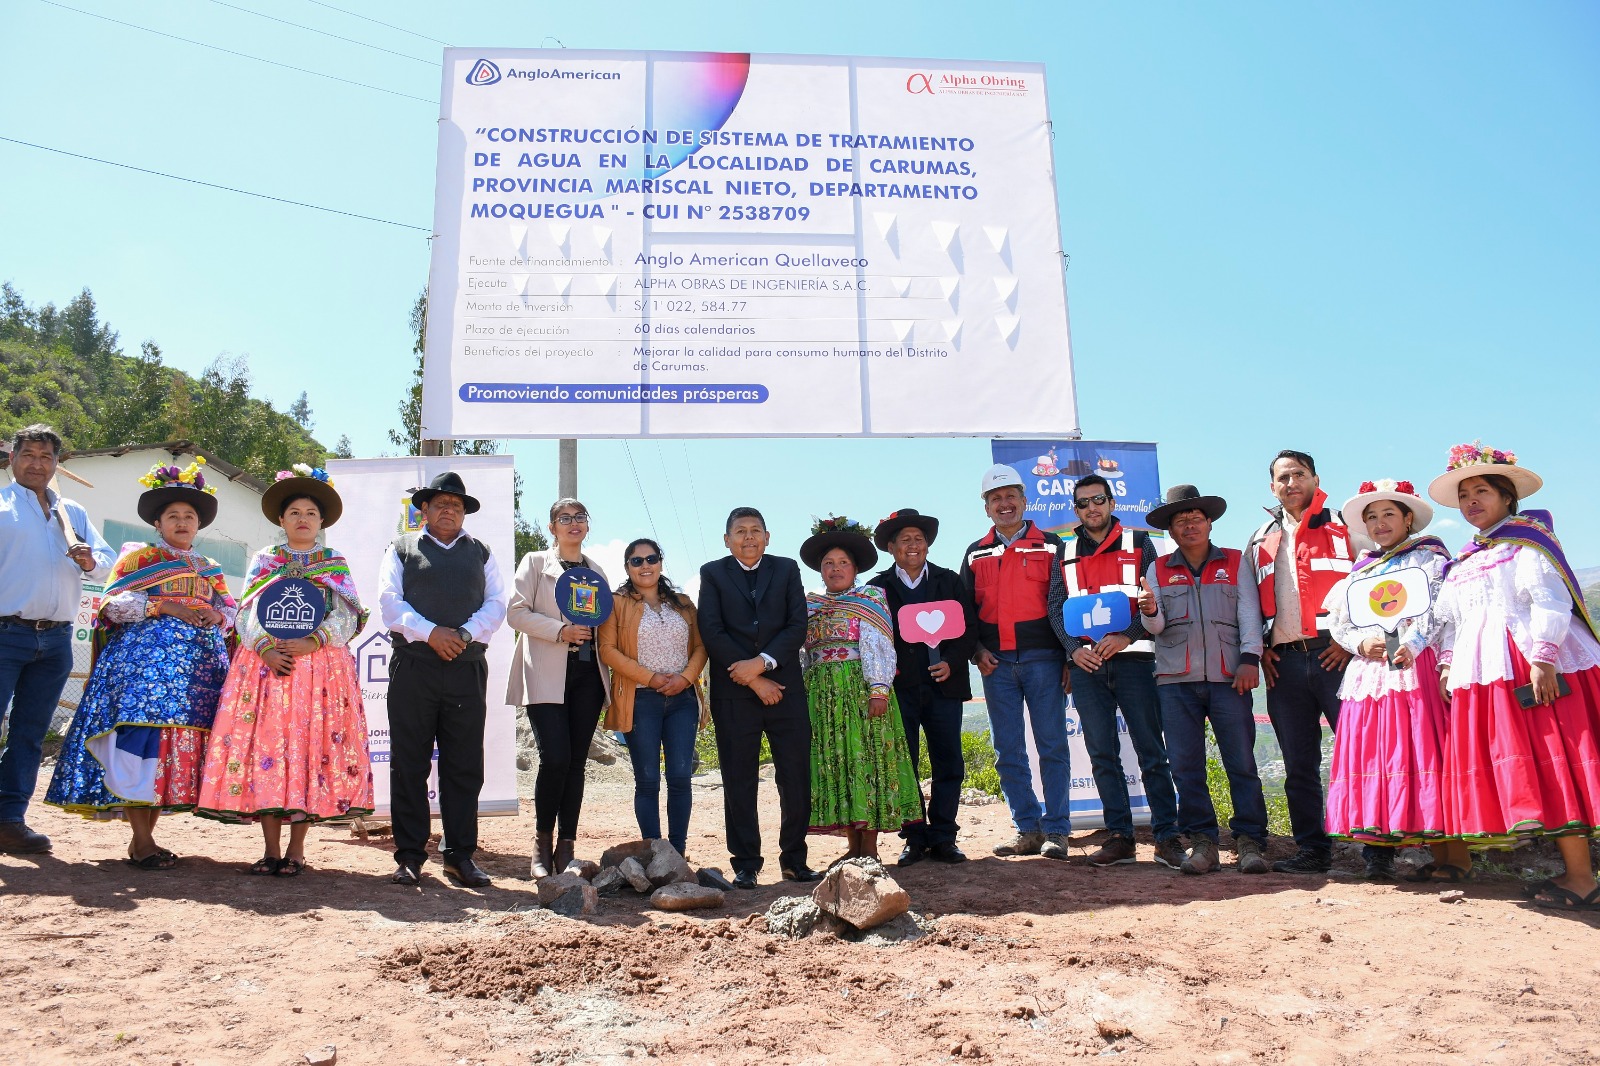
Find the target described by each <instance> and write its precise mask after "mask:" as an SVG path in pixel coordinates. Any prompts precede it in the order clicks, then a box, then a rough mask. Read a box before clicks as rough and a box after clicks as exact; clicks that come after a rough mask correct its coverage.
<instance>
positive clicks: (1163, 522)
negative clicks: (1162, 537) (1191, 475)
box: [1144, 485, 1228, 529]
mask: <svg viewBox="0 0 1600 1066" xmlns="http://www.w3.org/2000/svg"><path fill="white" fill-rule="evenodd" d="M1227 510H1228V501H1227V500H1224V499H1223V498H1222V497H1221V496H1202V495H1200V490H1199V489H1197V488H1195V487H1194V486H1193V485H1174V486H1172V487H1171V488H1170V489H1168V490H1167V502H1166V503H1163V504H1162V505H1161V506H1160V507H1157V508H1154V509H1153V510H1151V512H1150V513H1149V514H1147V515H1145V518H1144V520H1145V521H1146V522H1147V523H1149V525H1150V526H1151V528H1153V529H1167V528H1169V527H1170V526H1171V525H1172V519H1173V517H1174V516H1175V515H1178V514H1181V513H1182V512H1184V511H1199V512H1201V513H1202V514H1204V515H1205V516H1206V517H1207V518H1209V519H1211V521H1213V522H1215V521H1216V520H1217V519H1219V518H1221V517H1222V516H1223V514H1224V513H1225V512H1226V511H1227Z"/></svg>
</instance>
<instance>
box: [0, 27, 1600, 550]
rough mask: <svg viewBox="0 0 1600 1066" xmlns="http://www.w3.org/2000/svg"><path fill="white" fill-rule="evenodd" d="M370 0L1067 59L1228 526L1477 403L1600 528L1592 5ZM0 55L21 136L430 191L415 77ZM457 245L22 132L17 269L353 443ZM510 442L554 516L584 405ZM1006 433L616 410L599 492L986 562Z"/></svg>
mask: <svg viewBox="0 0 1600 1066" xmlns="http://www.w3.org/2000/svg"><path fill="white" fill-rule="evenodd" d="M72 6H74V7H78V8H82V9H83V10H86V11H93V12H97V13H99V14H102V15H107V16H110V17H113V18H117V19H121V20H124V21H126V22H132V23H137V24H139V25H142V26H146V27H150V28H152V29H155V30H159V31H161V32H163V33H168V34H175V35H178V36H182V37H188V38H192V39H194V40H198V41H204V42H206V43H208V44H213V45H217V46H219V47H222V48H228V49H232V50H235V51H238V52H245V53H250V54H252V55H256V56H261V57H265V58H269V59H272V60H275V61H277V62H280V63H288V64H292V65H295V66H300V67H306V68H309V69H313V70H317V71H321V72H324V73H328V74H333V75H335V76H337V77H341V78H346V79H350V80H353V81H359V82H365V83H369V84H370V85H373V86H379V87H382V88H385V89H389V90H392V91H393V92H394V93H402V94H409V95H411V96H416V97H422V98H424V99H425V100H432V99H435V98H436V97H437V94H438V88H439V85H438V71H437V67H436V64H437V60H438V56H439V45H438V44H435V43H432V42H429V41H426V40H423V39H421V38H419V37H417V36H411V35H408V34H406V33H402V32H398V31H396V30H391V29H386V28H384V27H382V26H378V25H375V24H373V23H372V22H368V21H363V20H361V19H359V18H355V17H352V16H350V15H348V14H345V13H342V12H340V11H337V10H334V9H332V8H329V7H325V6H321V5H318V4H316V3H313V2H311V0H276V2H274V3H272V4H271V5H268V4H267V3H266V0H238V4H237V5H236V7H243V8H250V9H253V10H255V11H258V12H269V13H271V14H273V15H275V16H277V17H278V18H282V19H287V20H290V21H293V22H299V23H304V24H306V25H309V26H315V27H317V28H319V29H322V30H326V31H328V32H331V33H336V34H340V35H343V36H346V37H351V38H354V39H356V40H358V41H361V42H364V43H365V44H368V45H374V46H378V47H381V48H385V49H390V50H392V51H394V52H400V53H404V54H406V55H408V56H411V57H415V59H420V60H423V62H417V61H415V59H407V58H402V57H400V56H395V55H391V54H386V53H384V52H379V51H376V50H374V49H372V48H366V47H360V46H358V45H356V44H352V43H346V42H341V41H337V40H332V39H330V38H328V37H325V36H319V35H315V34H312V33H308V32H305V31H303V30H299V29H295V28H292V27H289V26H285V25H280V24H277V23H274V22H270V21H268V20H266V19H263V18H260V17H257V16H255V15H252V14H249V13H246V12H244V11H240V10H236V9H235V8H230V7H229V6H227V5H224V4H222V3H218V2H216V0H170V2H160V3H158V2H154V0H125V2H118V3H112V2H111V0H73V3H72ZM337 6H338V7H341V8H345V9H348V10H349V11H354V12H357V13H360V14H364V15H366V16H368V17H370V18H374V19H381V20H383V21H384V22H388V23H392V24H394V25H395V26H399V27H405V28H406V29H409V30H412V31H415V32H417V33H420V34H424V35H426V36H428V37H433V38H437V39H438V40H440V41H448V42H450V43H452V44H457V45H494V46H503V47H542V46H548V47H557V46H558V45H565V46H567V47H574V48H620V49H643V48H660V49H704V50H727V51H754V52H801V53H807V52H810V53H831V54H852V53H855V54H869V55H873V54H883V55H896V56H907V57H933V58H944V57H949V58H972V59H994V60H1021V61H1035V62H1043V63H1044V64H1045V66H1046V70H1047V76H1048V79H1049V88H1050V107H1051V112H1052V116H1053V119H1054V122H1055V129H1056V141H1055V150H1056V171H1057V175H1058V181H1059V193H1060V203H1061V215H1062V227H1063V240H1064V246H1065V248H1066V250H1067V251H1068V253H1069V254H1070V255H1071V268H1070V270H1069V272H1068V275H1067V287H1068V297H1069V300H1070V304H1071V314H1072V327H1073V329H1072V336H1073V347H1074V351H1075V355H1076V360H1077V366H1076V377H1077V388H1078V396H1079V403H1080V414H1081V427H1082V430H1083V433H1084V435H1085V437H1088V438H1099V439H1110V440H1155V441H1159V442H1160V444H1161V468H1162V473H1163V482H1164V483H1166V484H1171V483H1176V482H1195V483H1197V484H1199V485H1200V486H1201V488H1202V490H1203V491H1207V492H1217V493H1220V494H1222V495H1224V496H1226V497H1227V498H1228V500H1229V502H1230V511H1229V513H1228V515H1227V516H1225V517H1224V518H1223V520H1222V521H1221V522H1220V523H1219V524H1218V528H1217V539H1218V541H1219V542H1221V543H1226V544H1234V545H1237V544H1240V543H1242V541H1243V540H1244V538H1245V537H1246V536H1247V534H1248V532H1249V530H1250V529H1251V528H1253V526H1254V525H1255V524H1256V522H1257V521H1258V520H1259V516H1260V515H1261V512H1260V510H1259V507H1260V506H1261V505H1264V504H1266V503H1270V502H1271V501H1270V498H1269V496H1268V494H1267V477H1266V465H1267V460H1268V459H1269V457H1270V456H1271V455H1272V454H1274V453H1275V452H1276V451H1277V450H1278V449H1279V448H1282V447H1295V448H1300V449H1303V450H1306V451H1309V452H1311V453H1312V454H1313V455H1315V456H1316V458H1317V460H1318V464H1319V469H1320V471H1321V473H1322V477H1323V484H1324V487H1325V488H1327V489H1328V491H1329V494H1330V495H1331V496H1333V497H1334V498H1335V500H1336V501H1337V500H1342V499H1343V498H1344V497H1345V496H1346V495H1348V494H1349V493H1351V492H1353V491H1354V489H1355V486H1356V484H1357V483H1358V482H1360V481H1361V480H1364V479H1367V478H1376V477H1385V476H1395V477H1403V478H1410V479H1413V480H1416V481H1418V482H1419V483H1420V482H1424V481H1426V479H1428V478H1429V477H1431V476H1432V475H1433V474H1435V473H1437V472H1438V471H1439V470H1440V469H1441V468H1442V466H1443V461H1444V455H1445V452H1446V451H1447V449H1448V447H1449V446H1450V445H1451V444H1453V443H1456V442H1458V441H1462V440H1471V439H1473V438H1475V437H1481V438H1482V439H1483V440H1484V441H1485V443H1488V444H1492V445H1495V446H1498V447H1506V448H1514V449H1515V450H1516V451H1517V452H1518V453H1519V454H1520V455H1521V457H1522V458H1523V460H1524V462H1525V463H1526V464H1527V465H1529V466H1531V467H1532V468H1534V469H1536V470H1538V471H1539V472H1540V473H1541V474H1543V475H1544V476H1545V478H1546V480H1547V482H1548V486H1549V487H1547V488H1546V489H1545V490H1544V491H1543V492H1542V493H1541V494H1540V495H1539V496H1537V497H1535V500H1534V501H1533V502H1534V503H1536V504H1538V505H1542V506H1545V507H1548V508H1550V509H1552V510H1553V511H1554V512H1555V514H1556V518H1557V530H1558V532H1559V533H1561V535H1562V536H1563V539H1564V540H1565V542H1566V544H1567V547H1568V550H1569V553H1570V555H1571V556H1572V559H1573V562H1574V563H1575V564H1576V565H1578V566H1592V565H1595V564H1600V529H1597V528H1596V526H1597V523H1596V521H1595V520H1596V517H1597V508H1596V506H1595V504H1594V502H1593V498H1592V496H1590V495H1589V494H1588V493H1587V492H1586V491H1584V486H1585V485H1586V484H1587V483H1589V482H1592V480H1593V474H1592V455H1593V448H1592V447H1591V446H1589V440H1590V438H1592V436H1593V429H1592V427H1593V425H1594V421H1595V414H1596V410H1597V408H1600V389H1597V388H1596V375H1595V372H1594V370H1593V369H1592V362H1593V358H1594V355H1595V353H1596V351H1597V350H1600V299H1597V298H1596V296H1595V294H1596V293H1597V292H1600V258H1597V256H1596V254H1595V249H1596V248H1600V197H1597V196H1596V195H1595V192H1596V190H1597V189H1600V7H1596V6H1594V5H1590V4H1580V3H1543V4H1537V5H1508V4H1480V3H1457V4H1449V5H1446V4H1442V3H1420V4H1408V5H1390V4H1376V3H1350V4H1339V5H1334V4H1294V5H1269V4H1264V3H1250V4H1229V5H1195V4H1182V5H1177V4H1173V5H1167V4H1153V3H1152V4H1139V5H1124V4H1079V3H1036V4H1021V3H1017V4H988V5H982V6H979V5H973V4H970V3H967V4H947V3H926V2H925V3H918V4H914V5H913V4H895V5H890V4H862V3H859V2H854V3H808V4H804V5H779V4H766V3H755V4H753V3H742V4H732V3H728V4H715V3H683V2H679V3H674V4H671V5H662V4H650V5H646V4H634V3H614V4H609V5H605V6H604V7H598V6H595V5H588V4H561V5H556V4H537V5H535V4H508V3H500V4H451V5H442V4H424V3H419V2H386V3H383V4H378V3H375V2H370V0H342V2H341V3H339V4H338V5H337ZM430 64H435V65H430ZM0 94H3V95H4V97H5V98H6V99H8V100H10V101H11V102H12V104H11V106H10V107H9V108H7V109H6V117H5V118H4V119H0V136H4V137H11V138H16V139H19V140H24V141H32V142H36V143H39V144H44V145H50V146H53V147H57V148H62V149H66V150H68V151H74V152H80V153H83V154H87V155H95V156H101V157H104V158H107V159H112V160H117V161H119V162H125V163H129V164H133V165H135V166H141V167H146V168H149V169H154V170H163V171H169V172H172V173H176V174H181V175H185V176H189V177H194V178H199V179H202V180H205V181H211V182H216V183H219V184H225V185H234V186H239V187H242V188H246V189H252V190H257V191H260V192H264V193H268V194H271V195H274V196H279V197H284V198H288V199H295V200H304V201H308V202H311V203H316V204H322V205H327V206H330V207H336V208H340V209H343V210H348V211H354V212H359V213H362V214H368V215H373V216H377V217H381V218H385V219H391V220H394V221H397V222H403V223H407V224H409V225H414V226H421V227H426V226H427V225H428V224H429V221H430V219H431V217H432V198H433V166H434V149H435V143H434V137H435V133H434V131H435V120H436V118H437V108H436V107H435V106H434V105H431V104H429V103H425V102H421V101H419V100H414V99H407V98H405V97H403V96H397V95H391V94H387V93H382V92H377V91H373V90H372V89H367V88H359V87H356V86H351V85H346V84H341V83H339V82H334V81H330V80H327V79H324V78H319V77H313V76H310V75H307V74H303V73H299V72H296V71H292V70H287V69H283V68H280V67H273V66H268V65H265V64H262V63H258V62H253V61H251V60H248V59H244V58H240V57H237V56H231V55H225V54H222V53H219V52H216V51H210V50H205V49H201V48H198V47H195V46H193V45H189V44H184V43H180V42H178V41H175V40H171V39H169V38H164V37H159V36H155V35H153V34H151V33H147V32H142V31H140V30H137V29H132V28H129V27H126V26H121V25H115V24H112V23H109V22H106V21H103V20H102V19H98V18H93V17H89V16H87V15H84V14H80V13H77V12H74V11H70V10H65V9H63V8H61V7H57V6H51V5H49V4H46V3H43V2H41V0H4V2H3V3H0ZM427 269H428V248H427V242H426V239H425V234H424V233H421V232H417V231H414V230H408V229H402V228H398V227H393V226H386V225H381V224H377V223H373V222H365V221H359V220H355V219H347V218H340V217H337V216H333V215H327V214H320V213H317V212H313V211H308V210H304V209H301V208H295V207H289V206H285V205H281V204H276V203H269V202H266V201H262V200H256V199H250V198H246V197H242V196H238V195H234V194H231V193H225V192H219V191H214V190H209V189H203V188H198V187H195V186H192V185H183V184H179V183H176V182H171V181H167V180H164V179H161V178H156V177H149V176H145V175H141V174H135V173H130V172H128V171H126V170H118V169H113V168H110V167H105V166H101V165H98V164H95V163H89V162H84V161H80V160H75V159H68V158H63V157H61V156H58V155H51V154H46V153H43V152H39V151H36V150H34V149H30V148H23V147H20V146H17V145H14V144H9V143H5V142H0V277H3V278H5V279H8V280H10V281H11V282H12V283H13V284H14V285H16V286H17V287H18V288H19V289H21V291H22V292H23V294H24V296H25V297H27V298H28V299H29V300H30V302H34V303H39V302H43V301H45V300H53V301H55V302H57V303H58V304H59V303H64V302H66V301H67V300H69V299H71V298H72V296H74V295H75V294H76V293H77V291H78V289H79V288H81V287H82V286H85V285H87V286H89V287H90V288H92V289H93V290H94V293H95V297H96V299H97V300H98V301H99V304H100V307H101V310H102V313H103V315H104V317H105V318H106V319H107V320H109V321H110V322H111V323H112V324H113V325H114V326H115V327H116V328H117V329H119V330H120V331H121V335H122V341H123V345H124V347H125V349H127V350H129V351H136V350H137V346H138V344H139V342H140V341H142V340H145V339H154V340H156V341H157V342H158V343H160V344H161V346H162V348H163V349H164V351H165V353H166V358H167V361H168V362H169V364H171V365H174V366H177V367H181V368H183V369H186V370H191V371H198V370H199V369H201V368H202V367H204V366H205V365H206V364H207V363H208V362H210V361H211V360H212V359H213V358H214V357H216V356H217V355H218V354H219V353H222V352H225V351H226V352H233V353H244V354H247V355H248V356H249V357H250V360H251V365H252V367H253V369H254V371H255V375H256V380H257V386H258V391H259V392H261V393H263V394H264V395H266V396H268V397H270V398H271V399H273V400H274V401H275V402H277V403H278V404H279V405H280V406H283V405H287V404H288V403H289V402H290V401H292V400H293V399H294V397H295V396H297V395H298V394H299V393H300V391H301V390H302V389H304V390H306V391H307V392H308V393H309V395H310V400H311V405H312V408H313V412H314V415H315V418H316V427H315V429H316V432H317V434H318V435H319V437H320V438H321V439H322V440H323V441H324V442H325V443H328V444H330V445H331V444H332V443H333V441H335V440H336V439H337V438H338V437H339V435H340V434H341V433H347V434H349V436H350V438H351V440H352V441H353V442H354V445H355V450H356V452H357V454H362V455H371V454H381V453H382V452H384V451H385V450H389V445H388V442H387V440H386V437H385V430H387V429H388V428H389V427H391V426H392V425H394V424H395V422H396V417H395V406H396V403H397V402H398V401H399V399H400V396H401V392H402V389H403V388H404V385H405V381H406V379H407V376H408V374H409V370H410V365H411V358H412V357H411V354H410V345H411V338H410V335H409V332H408V328H407V323H406V318H407V313H408V311H409V309H410V306H411V302H412V300H413V299H414V298H415V296H416V295H417V293H418V292H419V291H420V290H421V288H422V286H423V285H424V283H425V280H426V275H427ZM1017 387H1018V389H1026V388H1027V387H1028V383H1027V382H1026V381H1019V382H1018V383H1017ZM827 402H828V397H827V396H825V395H819V396H818V397H817V403H818V404H819V405H823V404H826V403H827ZM1584 427H1590V428H1589V429H1584ZM1580 442H1581V443H1580ZM512 451H513V452H514V453H515V454H516V456H517V462H518V469H519V470H520V471H521V472H522V474H523V477H524V479H525V481H526V484H527V490H528V494H527V498H526V500H525V508H524V509H525V511H526V512H527V513H528V514H529V515H530V517H532V518H534V519H535V520H536V521H537V520H538V518H539V517H540V512H541V511H542V510H543V506H544V503H545V502H546V501H548V500H549V499H550V498H552V497H553V495H554V493H555V484H556V475H555V444H554V443H553V442H544V441H526V442H518V443H516V444H515V445H513V447H512ZM988 462H989V454H988V444H987V442H984V441H976V440H877V441H838V440H805V441H742V442H741V441H683V442H680V441H645V442H637V441H636V442H632V443H631V444H629V445H626V446H625V445H624V444H623V443H622V442H609V441H608V442H585V443H584V444H583V445H581V465H582V470H581V476H580V491H581V494H582V495H583V497H584V499H585V502H586V503H587V504H588V505H589V507H590V509H591V510H592V511H593V513H594V514H595V517H596V523H595V531H594V535H595V537H596V539H597V540H599V541H614V540H623V539H626V538H628V537H630V536H632V535H635V534H637V533H646V532H649V531H650V529H651V526H652V525H653V526H654V529H655V531H656V533H657V534H658V535H659V537H660V539H661V540H662V541H663V542H664V543H665V545H666V546H667V552H668V557H669V567H668V572H669V574H676V575H677V576H679V577H680V579H681V578H684V577H687V576H688V575H689V574H690V572H691V571H692V569H693V567H694V566H696V565H698V564H699V563H700V562H701V561H703V560H704V559H705V558H707V557H708V556H710V555H713V554H718V553H720V543H719V538H720V534H721V529H722V517H723V516H724V515H725V514H726V513H727V510H728V508H729V507H730V506H732V505H733V504H735V503H745V502H749V503H754V504H755V505H757V506H760V507H762V508H763V510H765V512H766V514H767V517H768V520H769V523H770V525H771V527H772V529H773V531H774V548H775V549H776V550H780V551H784V552H789V553H792V552H793V551H794V549H795V548H796V547H797V546H798V544H799V542H800V540H802V539H803V538H804V536H805V533H806V530H807V526H808V525H809V521H810V517H811V516H812V515H813V514H826V513H828V512H830V511H832V512H838V513H845V514H849V515H851V516H854V517H861V518H864V519H867V520H869V521H870V520H874V519H876V518H878V517H879V516H881V515H883V514H886V513H888V512H889V511H891V510H893V509H895V508H897V507H902V506H913V507H916V508H918V509H919V510H922V511H924V512H930V513H934V514H937V515H939V516H940V517H941V518H942V519H943V521H944V531H945V535H944V537H943V538H942V539H941V540H940V542H939V543H938V544H937V545H935V548H934V552H933V556H934V559H935V561H937V562H943V563H945V564H948V565H955V563H956V562H957V558H958V555H959V551H960V548H961V547H962V546H963V545H964V544H965V543H966V542H967V541H968V540H971V539H973V538H974V537H976V536H977V535H978V534H979V533H980V532H981V531H982V529H983V528H984V520H983V517H982V513H981V508H980V504H979V500H978V496H977V485H978V478H979V476H980V475H981V473H982V471H983V469H984V468H985V467H986V466H987V465H988ZM635 471H637V483H636V477H635ZM1586 479H1587V481H1586ZM639 485H642V486H643V489H644V492H643V499H642V501H641V493H640V490H639ZM646 505H647V506H648V513H647V507H646ZM1444 515H1445V517H1446V519H1447V520H1446V521H1443V522H1441V523H1439V527H1440V528H1439V532H1440V533H1441V535H1443V536H1444V537H1445V539H1446V541H1447V542H1449V543H1451V544H1452V545H1456V544H1459V543H1460V542H1461V541H1462V540H1463V539H1464V538H1465V533H1464V531H1463V529H1462V527H1461V525H1460V519H1459V517H1457V518H1455V519H1454V520H1453V524H1452V523H1451V521H1449V520H1448V516H1449V512H1444Z"/></svg>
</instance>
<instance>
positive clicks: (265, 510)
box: [261, 465, 344, 529]
mask: <svg viewBox="0 0 1600 1066" xmlns="http://www.w3.org/2000/svg"><path fill="white" fill-rule="evenodd" d="M301 470H310V471H311V472H310V473H309V474H303V473H301V472H300V470H295V471H289V470H280V471H278V480H277V481H274V482H273V483H272V484H271V485H269V486H268V487H267V491H266V492H264V493H262V494H261V513H262V514H264V515H266V516H267V521H269V522H281V521H282V520H283V501H284V500H287V499H289V498H290V497H291V496H310V497H311V498H312V499H313V500H315V501H317V510H319V511H321V512H322V528H323V529H327V528H328V527H329V526H331V525H333V524H334V523H335V522H337V521H338V520H339V516H340V515H341V514H343V513H344V501H343V500H341V499H339V494H338V492H336V491H334V487H333V479H332V478H331V477H329V476H328V473H327V471H325V470H311V468H310V467H308V466H304V465H302V466H301Z"/></svg>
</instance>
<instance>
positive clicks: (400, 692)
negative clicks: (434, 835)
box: [389, 645, 489, 866]
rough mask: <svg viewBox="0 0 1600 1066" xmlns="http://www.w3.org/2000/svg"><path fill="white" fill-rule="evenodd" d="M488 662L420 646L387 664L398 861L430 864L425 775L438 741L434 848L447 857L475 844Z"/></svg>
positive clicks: (464, 855)
mask: <svg viewBox="0 0 1600 1066" xmlns="http://www.w3.org/2000/svg"><path fill="white" fill-rule="evenodd" d="M488 686H489V664H488V663H487V662H486V661H485V660H484V659H483V658H482V657H481V656H480V657H478V658H476V659H467V660H463V659H457V660H456V661H454V662H449V663H447V662H445V661H444V660H443V659H440V658H439V657H438V656H437V655H435V654H434V653H433V651H432V649H430V648H428V647H427V646H426V645H423V646H422V647H421V648H419V649H417V650H411V649H409V648H408V649H407V650H405V651H402V652H400V653H399V654H397V655H395V657H394V659H393V661H392V662H391V663H390V664H389V739H390V755H389V812H390V820H391V821H392V823H393V825H394V857H395V859H396V861H398V862H403V863H408V864H410V865H415V866H420V865H422V864H423V863H425V862H427V861H428V830H429V826H430V819H431V815H430V814H429V810H428V799H429V797H428V772H429V770H430V769H431V768H432V763H433V748H434V745H435V744H438V746H439V820H440V822H441V823H442V824H443V826H444V840H443V842H442V843H441V845H440V849H439V850H440V853H441V854H442V855H443V856H444V859H445V861H446V862H450V863H454V862H458V861H460V860H461V859H464V858H468V857H469V856H471V855H472V853H473V852H474V851H476V850H477V848H478V793H479V792H480V791H482V789H483V722H484V717H485V715H486V714H487V713H488V700H487V693H488Z"/></svg>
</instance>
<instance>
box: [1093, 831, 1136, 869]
mask: <svg viewBox="0 0 1600 1066" xmlns="http://www.w3.org/2000/svg"><path fill="white" fill-rule="evenodd" d="M1133 858H1134V850H1133V838H1132V837H1125V836H1122V835H1121V834H1120V833H1117V834H1113V835H1112V836H1111V838H1110V839H1109V840H1107V841H1106V842H1105V843H1104V844H1102V845H1100V850H1099V851H1096V852H1095V853H1094V854H1093V855H1090V856H1089V865H1090V866H1120V865H1122V864H1124V863H1130V862H1132V861H1133Z"/></svg>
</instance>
